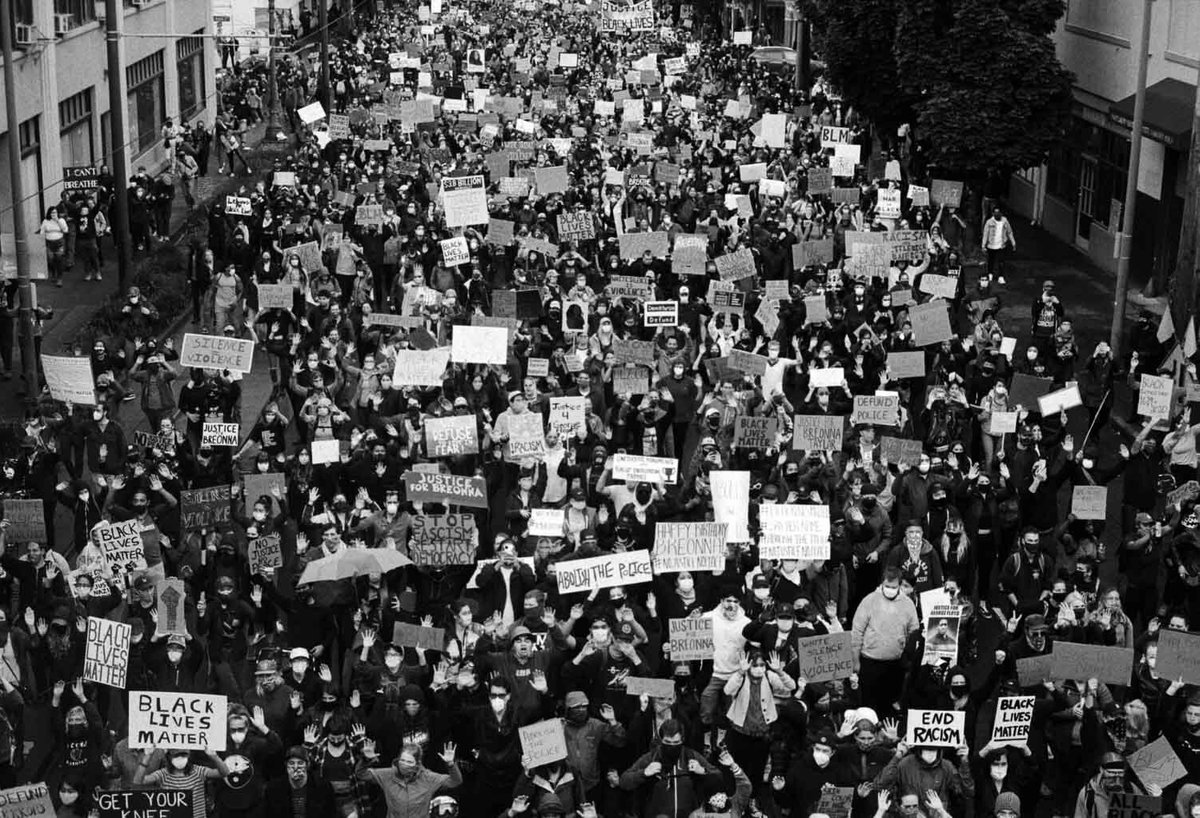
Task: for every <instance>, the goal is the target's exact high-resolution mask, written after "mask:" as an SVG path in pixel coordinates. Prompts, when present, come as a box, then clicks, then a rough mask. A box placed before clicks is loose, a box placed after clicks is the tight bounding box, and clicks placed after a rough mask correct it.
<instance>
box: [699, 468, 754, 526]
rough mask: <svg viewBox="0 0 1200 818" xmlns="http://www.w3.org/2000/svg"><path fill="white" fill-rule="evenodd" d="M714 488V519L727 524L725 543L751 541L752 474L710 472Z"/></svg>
mask: <svg viewBox="0 0 1200 818" xmlns="http://www.w3.org/2000/svg"><path fill="white" fill-rule="evenodd" d="M709 485H710V486H711V488H712V503H713V519H714V520H715V521H716V522H718V523H726V524H727V526H728V527H727V528H726V529H725V542H727V543H734V542H737V543H741V542H749V541H750V528H749V526H750V472H748V471H726V470H717V471H712V472H709Z"/></svg>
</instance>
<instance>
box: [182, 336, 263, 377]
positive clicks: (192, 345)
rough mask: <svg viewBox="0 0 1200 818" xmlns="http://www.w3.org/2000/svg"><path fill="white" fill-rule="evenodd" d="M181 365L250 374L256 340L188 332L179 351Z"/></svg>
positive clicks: (186, 367)
mask: <svg viewBox="0 0 1200 818" xmlns="http://www.w3.org/2000/svg"><path fill="white" fill-rule="evenodd" d="M179 365H180V366H181V367H183V368H185V369H188V368H192V367H195V368H198V369H228V370H229V371H230V372H240V373H242V374H243V375H249V374H250V369H251V368H252V367H253V365H254V342H253V341H251V340H249V339H243V338H226V337H224V336H216V335H196V334H195V333H191V332H187V333H184V336H183V347H182V348H181V349H180V352H179Z"/></svg>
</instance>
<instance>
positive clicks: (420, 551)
mask: <svg viewBox="0 0 1200 818" xmlns="http://www.w3.org/2000/svg"><path fill="white" fill-rule="evenodd" d="M478 544H479V532H478V530H477V529H476V525H475V517H474V516H473V515H471V514H417V515H414V516H413V518H412V534H411V536H410V538H409V541H408V551H409V555H410V556H411V557H412V560H413V562H414V563H416V564H417V565H421V566H430V567H441V566H445V565H474V564H475V552H476V550H477V548H478Z"/></svg>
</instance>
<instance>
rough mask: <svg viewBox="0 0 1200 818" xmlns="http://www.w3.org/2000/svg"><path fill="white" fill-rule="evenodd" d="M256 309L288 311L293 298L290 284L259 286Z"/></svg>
mask: <svg viewBox="0 0 1200 818" xmlns="http://www.w3.org/2000/svg"><path fill="white" fill-rule="evenodd" d="M257 286H258V308H259V309H260V310H273V309H281V310H290V309H291V308H292V306H293V302H294V298H295V294H296V293H295V290H293V289H292V285H291V284H259V285H257Z"/></svg>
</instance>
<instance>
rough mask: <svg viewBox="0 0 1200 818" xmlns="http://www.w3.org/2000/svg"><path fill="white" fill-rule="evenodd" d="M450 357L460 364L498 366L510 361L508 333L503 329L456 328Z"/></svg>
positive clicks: (464, 326)
mask: <svg viewBox="0 0 1200 818" xmlns="http://www.w3.org/2000/svg"><path fill="white" fill-rule="evenodd" d="M450 357H451V359H452V360H453V361H454V362H455V363H459V364H498V365H500V366H503V365H504V364H505V363H506V362H507V361H508V332H507V330H505V329H503V328H502V327H476V326H467V325H463V324H459V325H456V326H455V327H454V337H453V338H451V347H450Z"/></svg>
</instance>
